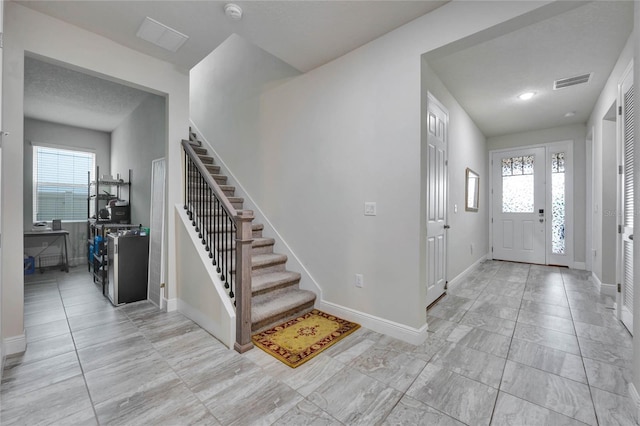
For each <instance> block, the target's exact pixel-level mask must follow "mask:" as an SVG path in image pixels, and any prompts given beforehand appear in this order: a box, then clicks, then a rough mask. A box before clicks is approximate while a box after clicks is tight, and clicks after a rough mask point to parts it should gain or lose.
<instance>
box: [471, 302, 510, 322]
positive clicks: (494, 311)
mask: <svg viewBox="0 0 640 426" xmlns="http://www.w3.org/2000/svg"><path fill="white" fill-rule="evenodd" d="M469 311H470V312H478V313H481V314H486V315H491V316H492V317H497V318H503V319H507V320H511V321H515V320H516V318H518V309H514V308H509V307H505V306H501V305H497V304H493V303H489V302H481V301H476V302H475V303H474V304H473V305H471V308H469Z"/></svg>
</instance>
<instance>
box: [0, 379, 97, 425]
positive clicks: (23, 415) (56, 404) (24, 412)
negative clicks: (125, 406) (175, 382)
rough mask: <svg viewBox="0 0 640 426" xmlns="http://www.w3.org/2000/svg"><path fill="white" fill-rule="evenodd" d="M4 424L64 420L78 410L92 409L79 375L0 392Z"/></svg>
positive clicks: (1, 414) (0, 411) (1, 415)
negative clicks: (5, 393)
mask: <svg viewBox="0 0 640 426" xmlns="http://www.w3.org/2000/svg"><path fill="white" fill-rule="evenodd" d="M0 402H1V403H0V407H1V408H0V418H1V419H2V424H3V426H8V425H25V424H30V425H35V424H63V423H64V422H66V419H67V418H69V417H70V416H73V415H74V414H76V413H78V412H86V411H85V410H90V409H92V406H91V400H90V399H89V394H88V393H87V388H86V387H85V384H84V380H83V379H82V376H76V377H72V378H70V379H67V380H65V381H62V382H58V383H55V384H52V385H50V386H46V387H44V388H41V389H38V390H37V391H34V392H29V393H27V394H20V395H16V396H9V397H4V396H0Z"/></svg>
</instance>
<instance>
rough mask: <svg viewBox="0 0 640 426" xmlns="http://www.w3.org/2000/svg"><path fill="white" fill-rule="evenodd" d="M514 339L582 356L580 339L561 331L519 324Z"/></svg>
mask: <svg viewBox="0 0 640 426" xmlns="http://www.w3.org/2000/svg"><path fill="white" fill-rule="evenodd" d="M513 337H514V338H516V339H520V340H526V341H527V342H531V343H537V344H539V345H542V346H547V347H550V348H553V349H559V350H561V351H565V352H569V353H572V354H574V355H580V347H579V346H578V339H577V338H576V336H574V335H572V334H566V333H560V332H559V331H554V330H549V329H546V328H540V327H534V326H532V325H528V324H523V323H518V324H517V325H516V331H515V333H514V334H513Z"/></svg>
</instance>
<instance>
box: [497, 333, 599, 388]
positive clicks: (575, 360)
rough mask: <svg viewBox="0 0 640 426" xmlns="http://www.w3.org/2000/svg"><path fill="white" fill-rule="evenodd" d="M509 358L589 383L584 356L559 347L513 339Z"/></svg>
mask: <svg viewBox="0 0 640 426" xmlns="http://www.w3.org/2000/svg"><path fill="white" fill-rule="evenodd" d="M509 359H510V360H511V361H515V362H518V363H520V364H524V365H528V366H529V367H533V368H537V369H539V370H543V371H546V372H548V373H553V374H557V375H558V376H562V377H566V378H567V379H571V380H575V381H577V382H581V383H587V376H586V375H585V372H584V366H583V364H582V358H581V357H580V356H579V355H573V354H570V353H568V352H565V351H561V350H559V349H553V348H549V347H547V346H541V345H538V344H535V343H530V342H526V341H524V340H520V339H515V338H514V339H513V341H512V342H511V348H510V349H509Z"/></svg>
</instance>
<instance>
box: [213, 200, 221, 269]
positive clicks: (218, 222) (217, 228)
mask: <svg viewBox="0 0 640 426" xmlns="http://www.w3.org/2000/svg"><path fill="white" fill-rule="evenodd" d="M219 207H220V200H218V198H217V197H216V204H215V209H214V211H213V214H214V215H215V219H216V225H215V226H216V230H217V232H216V256H215V258H214V260H213V264H214V265H216V272H217V273H220V215H219V214H218V208H219Z"/></svg>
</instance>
